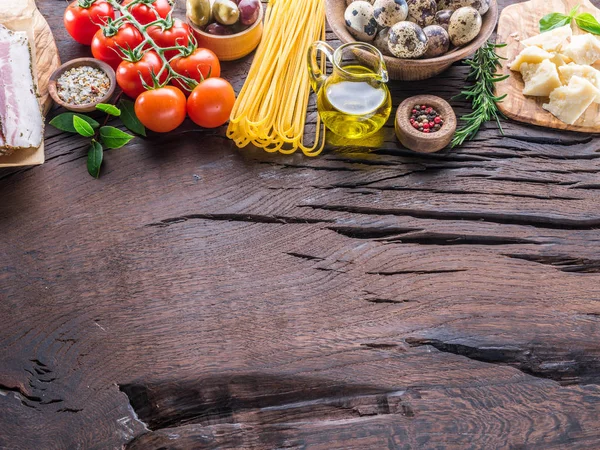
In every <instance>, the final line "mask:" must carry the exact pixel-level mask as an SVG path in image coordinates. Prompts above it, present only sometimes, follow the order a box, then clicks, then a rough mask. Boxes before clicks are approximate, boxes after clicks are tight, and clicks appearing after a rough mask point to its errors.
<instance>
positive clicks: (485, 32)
mask: <svg viewBox="0 0 600 450" xmlns="http://www.w3.org/2000/svg"><path fill="white" fill-rule="evenodd" d="M326 2H327V3H326V5H325V8H326V14H327V21H328V22H329V26H330V27H331V30H332V31H333V32H334V33H335V35H336V36H337V37H338V38H339V39H340V41H342V43H344V44H346V43H348V42H355V41H356V39H355V38H354V37H353V36H352V35H351V34H350V32H349V31H348V29H347V28H346V22H345V21H344V11H346V6H347V5H346V0H326ZM497 21H498V5H497V3H496V0H491V1H490V9H489V10H488V11H487V13H485V14H484V15H483V17H482V25H481V31H480V32H479V34H478V35H477V37H476V38H475V39H474V40H472V41H471V42H469V43H468V44H467V45H465V46H463V47H455V48H454V49H452V50H450V51H449V52H448V53H446V54H444V55H442V56H438V57H437V58H427V59H402V58H394V57H393V56H384V59H385V64H386V65H387V69H388V73H389V76H390V78H391V79H392V80H424V79H426V78H431V77H434V76H436V75H438V74H440V73H442V72H443V71H444V70H446V69H447V68H448V67H450V66H451V65H452V63H454V62H456V61H458V60H460V59H463V58H466V57H467V56H469V55H470V54H472V53H473V52H475V50H477V49H478V48H479V47H481V46H482V45H483V44H484V43H485V41H487V39H488V38H489V37H490V36H491V34H492V32H493V31H494V28H495V27H496V22H497ZM357 57H358V58H359V59H360V58H364V59H366V60H368V58H369V56H368V54H367V53H364V54H362V55H361V54H357Z"/></svg>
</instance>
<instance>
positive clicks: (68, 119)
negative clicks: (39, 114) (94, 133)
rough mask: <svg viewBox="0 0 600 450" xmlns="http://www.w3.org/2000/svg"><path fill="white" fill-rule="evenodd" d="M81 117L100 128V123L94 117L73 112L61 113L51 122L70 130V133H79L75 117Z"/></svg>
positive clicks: (56, 126) (53, 124)
mask: <svg viewBox="0 0 600 450" xmlns="http://www.w3.org/2000/svg"><path fill="white" fill-rule="evenodd" d="M75 116H77V117H79V118H80V119H82V120H85V121H86V122H87V123H89V124H90V125H91V127H92V128H98V127H99V126H100V124H99V123H98V122H96V121H95V120H94V119H92V118H90V117H88V116H84V115H82V114H75V113H72V112H68V113H63V114H59V115H58V116H56V117H55V118H53V119H52V120H51V121H50V122H49V123H50V125H52V126H53V127H54V128H58V129H59V130H62V131H68V132H69V133H77V130H75V127H74V126H73V117H75Z"/></svg>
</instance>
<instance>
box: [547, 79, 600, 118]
mask: <svg viewBox="0 0 600 450" xmlns="http://www.w3.org/2000/svg"><path fill="white" fill-rule="evenodd" d="M598 94H600V91H599V90H598V89H596V87H595V86H594V85H593V84H592V83H590V82H589V81H588V80H586V79H585V78H582V77H578V76H577V75H574V76H573V77H571V80H570V81H569V84H568V85H567V86H561V87H559V88H556V89H554V90H553V91H552V92H551V93H550V103H544V104H543V105H542V107H543V108H544V109H545V110H547V111H550V112H551V113H552V114H554V115H555V116H556V117H557V118H558V119H559V120H562V121H563V122H565V123H567V124H569V125H573V124H574V123H575V122H576V121H577V119H579V118H580V117H581V115H582V114H583V113H584V112H585V110H586V109H587V107H588V106H590V105H591V104H592V102H593V101H594V100H595V99H596V98H597V97H598Z"/></svg>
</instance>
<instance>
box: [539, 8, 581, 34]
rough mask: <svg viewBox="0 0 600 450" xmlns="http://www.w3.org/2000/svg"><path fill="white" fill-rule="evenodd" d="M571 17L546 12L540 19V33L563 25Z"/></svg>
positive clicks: (567, 22)
mask: <svg viewBox="0 0 600 450" xmlns="http://www.w3.org/2000/svg"><path fill="white" fill-rule="evenodd" d="M572 19H573V18H572V17H571V16H566V15H564V14H561V13H556V12H555V13H550V14H546V15H545V16H544V17H542V18H541V19H540V33H544V32H545V31H550V30H554V29H555V28H558V27H563V26H565V25H568V24H570V23H571V20H572Z"/></svg>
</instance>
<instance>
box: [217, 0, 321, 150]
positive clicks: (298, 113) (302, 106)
mask: <svg viewBox="0 0 600 450" xmlns="http://www.w3.org/2000/svg"><path fill="white" fill-rule="evenodd" d="M315 18H316V20H315ZM319 39H321V40H325V1H324V0H304V1H298V0H270V1H269V4H268V5H267V10H266V13H265V22H264V29H263V37H262V41H261V43H260V45H259V46H258V49H257V50H256V54H255V55H254V61H253V62H252V66H251V67H250V71H249V72H248V77H247V78H246V82H245V83H244V86H243V87H242V90H241V91H240V93H239V95H238V98H237V100H236V102H235V105H234V106H233V110H232V111H231V118H230V121H229V126H228V128H227V137H229V138H230V139H232V140H233V141H234V142H235V144H236V145H237V146H238V147H240V148H242V147H245V146H247V145H248V144H254V145H255V146H257V147H260V148H262V149H264V150H265V151H267V152H280V153H284V154H290V153H294V152H295V151H296V150H298V149H300V150H301V151H302V152H303V153H304V154H305V155H307V156H317V155H318V154H319V153H321V152H322V151H323V148H324V147H325V127H324V126H323V125H322V123H321V119H320V118H319V115H318V114H317V123H316V132H315V138H314V142H313V145H312V146H311V147H308V146H306V145H305V144H304V126H305V124H306V110H307V106H308V100H309V97H310V82H309V76H308V69H307V67H306V52H307V51H308V48H309V46H310V44H312V43H313V42H314V41H317V40H319Z"/></svg>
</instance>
